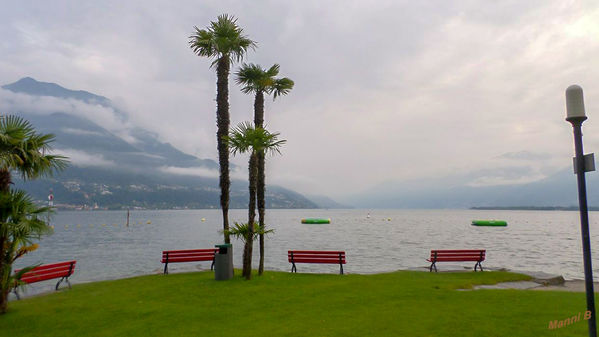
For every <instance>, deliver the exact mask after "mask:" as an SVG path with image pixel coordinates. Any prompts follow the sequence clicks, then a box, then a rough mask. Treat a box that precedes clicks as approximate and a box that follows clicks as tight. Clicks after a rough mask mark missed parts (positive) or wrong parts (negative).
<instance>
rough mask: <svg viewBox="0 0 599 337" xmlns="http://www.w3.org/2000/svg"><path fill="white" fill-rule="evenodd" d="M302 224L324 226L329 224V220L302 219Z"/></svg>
mask: <svg viewBox="0 0 599 337" xmlns="http://www.w3.org/2000/svg"><path fill="white" fill-rule="evenodd" d="M302 223H307V224H325V223H331V219H317V218H306V219H302Z"/></svg>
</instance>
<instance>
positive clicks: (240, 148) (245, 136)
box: [227, 122, 287, 280]
mask: <svg viewBox="0 0 599 337" xmlns="http://www.w3.org/2000/svg"><path fill="white" fill-rule="evenodd" d="M227 141H228V143H229V147H230V149H231V153H232V154H233V155H235V154H237V153H248V152H249V153H250V160H249V164H248V170H249V205H248V223H247V239H246V241H245V247H244V250H243V272H242V274H243V276H244V277H245V278H246V279H248V280H249V279H251V278H252V251H253V238H254V224H255V218H256V185H257V181H258V163H257V161H258V160H257V159H258V153H260V152H262V153H275V152H276V153H279V154H280V153H281V146H282V145H283V144H285V143H286V142H287V141H286V140H279V134H278V133H270V132H268V131H267V130H265V129H264V128H255V127H254V126H253V125H252V124H251V123H249V122H246V123H241V124H239V125H238V126H237V127H236V128H235V129H233V130H231V132H230V133H229V137H227ZM259 232H260V233H261V234H260V235H261V236H263V234H264V228H263V227H261V228H260V229H259Z"/></svg>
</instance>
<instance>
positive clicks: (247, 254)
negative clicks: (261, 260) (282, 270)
mask: <svg viewBox="0 0 599 337" xmlns="http://www.w3.org/2000/svg"><path fill="white" fill-rule="evenodd" d="M257 161H258V157H257V155H256V153H254V152H252V154H251V155H250V162H249V176H250V179H249V180H250V184H249V192H250V202H249V205H248V236H247V238H246V240H245V249H244V251H243V276H244V277H245V278H246V279H247V280H249V279H251V278H252V251H253V245H254V222H255V220H256V180H257V179H256V178H257V173H258V165H257Z"/></svg>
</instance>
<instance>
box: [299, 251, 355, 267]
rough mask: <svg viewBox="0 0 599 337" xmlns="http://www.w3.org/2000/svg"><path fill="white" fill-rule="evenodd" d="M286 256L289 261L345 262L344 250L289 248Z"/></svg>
mask: <svg viewBox="0 0 599 337" xmlns="http://www.w3.org/2000/svg"><path fill="white" fill-rule="evenodd" d="M287 258H288V259H289V262H291V263H333V264H345V252H344V251H323V250H290V251H288V252H287Z"/></svg>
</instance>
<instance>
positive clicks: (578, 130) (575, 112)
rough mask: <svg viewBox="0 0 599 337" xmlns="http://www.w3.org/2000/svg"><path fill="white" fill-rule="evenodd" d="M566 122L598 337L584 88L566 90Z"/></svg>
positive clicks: (592, 324) (593, 335) (593, 330)
mask: <svg viewBox="0 0 599 337" xmlns="http://www.w3.org/2000/svg"><path fill="white" fill-rule="evenodd" d="M566 110H567V117H566V120H567V121H568V122H570V123H571V124H572V127H573V128H574V148H575V152H576V161H575V163H576V165H575V168H576V176H577V180H578V204H579V207H580V231H581V234H582V252H583V261H584V280H585V286H586V295H587V310H588V311H590V312H591V318H590V319H589V336H590V337H597V321H596V317H595V291H594V290H593V265H592V261H591V240H590V235H589V211H588V208H587V190H586V181H585V177H584V174H585V172H586V171H587V170H586V169H587V168H585V156H584V152H583V149H582V123H583V122H584V121H585V120H586V119H587V117H586V115H585V112H584V99H583V94H582V88H581V87H579V86H578V85H571V86H569V87H568V89H566ZM588 169H589V170H590V169H591V168H590V167H589V168H588Z"/></svg>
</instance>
